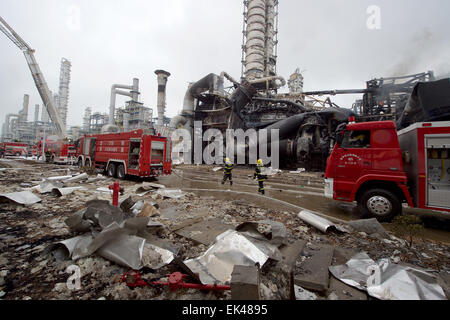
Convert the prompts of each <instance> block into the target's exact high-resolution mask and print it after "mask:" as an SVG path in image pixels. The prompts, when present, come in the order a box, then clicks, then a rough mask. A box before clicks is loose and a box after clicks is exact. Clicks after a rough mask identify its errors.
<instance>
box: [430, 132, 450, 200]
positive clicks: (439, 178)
mask: <svg viewBox="0 0 450 320" xmlns="http://www.w3.org/2000/svg"><path fill="white" fill-rule="evenodd" d="M425 145H426V148H427V150H426V156H427V162H426V163H427V180H426V181H427V205H428V206H430V207H437V208H445V209H450V197H449V196H448V195H449V194H450V155H449V153H450V135H433V136H425Z"/></svg>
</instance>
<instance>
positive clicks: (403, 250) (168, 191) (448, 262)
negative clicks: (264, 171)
mask: <svg viewBox="0 0 450 320" xmlns="http://www.w3.org/2000/svg"><path fill="white" fill-rule="evenodd" d="M1 164H2V166H3V167H5V168H8V170H1V171H0V181H1V182H2V183H1V184H0V193H1V194H2V195H4V194H11V193H16V192H27V193H32V195H34V196H37V197H39V198H40V202H37V203H30V204H20V203H18V202H17V201H5V202H2V203H0V239H1V241H0V295H1V297H0V299H7V300H16V299H82V300H86V299H154V300H159V299H163V300H164V299H171V300H185V299H190V300H216V299H231V298H235V299H241V298H242V299H263V300H267V299H270V300H279V299H298V300H367V299H368V298H369V297H370V298H372V297H376V298H379V299H385V298H386V299H389V298H399V297H400V298H403V296H400V295H398V293H397V292H396V291H395V290H392V289H391V288H392V283H393V281H397V280H402V279H403V277H406V276H408V277H410V276H411V274H413V275H414V276H415V277H416V278H415V279H416V280H417V281H416V285H417V283H418V282H420V283H421V284H420V285H417V286H416V288H418V289H417V291H418V292H421V293H420V294H419V293H418V294H417V295H416V296H414V292H411V295H410V296H409V297H410V298H418V299H426V298H433V299H437V298H448V297H449V279H448V278H449V277H448V275H449V272H450V250H449V246H448V245H447V244H445V243H440V242H437V241H432V240H427V239H417V241H414V242H413V243H412V245H409V243H408V241H405V240H404V239H401V238H398V237H396V236H394V235H392V234H391V233H390V232H388V231H386V230H385V229H384V228H383V226H382V225H380V224H379V223H378V222H376V221H370V220H364V221H354V222H351V223H349V224H345V225H344V224H339V223H330V225H333V228H329V226H328V225H325V229H323V230H322V229H321V228H318V226H320V225H317V224H316V225H315V224H314V223H311V221H304V219H305V216H304V215H303V216H302V215H300V216H299V212H294V211H284V210H280V209H278V210H277V209H269V208H266V207H265V206H264V204H263V203H262V204H261V205H260V206H258V205H255V204H254V203H252V204H250V203H248V202H247V201H246V199H245V198H242V199H240V200H238V201H227V200H219V199H216V198H214V196H198V195H196V194H194V193H191V192H186V191H183V190H180V189H177V188H172V187H165V185H164V184H163V183H161V182H159V183H157V184H155V183H151V182H143V183H142V182H140V181H139V182H136V181H121V182H120V186H121V187H123V189H124V192H123V195H121V196H120V198H119V202H120V204H121V205H120V207H113V206H111V205H110V201H111V193H110V190H109V189H108V187H109V185H112V184H113V182H114V181H113V180H112V179H110V178H106V177H103V176H97V175H92V176H88V175H85V174H82V173H80V171H79V170H78V169H77V168H74V167H67V168H66V167H65V168H64V169H63V171H60V172H55V170H61V167H58V166H55V165H49V164H43V163H36V162H32V161H15V162H3V161H1ZM6 164H7V165H8V167H6V166H5V165H6ZM37 168H39V170H36V169H37ZM23 169H25V170H23ZM27 169H33V170H27ZM61 172H63V173H64V174H65V176H62V175H58V174H59V173H61ZM286 174H289V173H286ZM57 175H58V177H65V178H63V179H62V180H61V178H55V177H57ZM69 176H70V177H69ZM52 177H53V179H52ZM67 177H68V178H67ZM50 185H51V189H50ZM69 188H70V189H69ZM101 188H103V189H106V190H107V191H108V192H96V191H97V190H99V189H101ZM55 189H56V190H59V191H55V192H53V191H54V190H55ZM43 190H50V191H49V192H44V193H41V191H43ZM69 191H70V192H69ZM308 217H309V218H311V217H312V216H311V215H309V216H308ZM343 231H345V232H343ZM408 240H409V239H408ZM358 259H359V260H358ZM361 259H363V260H364V261H365V263H366V264H367V266H371V267H376V266H378V267H379V270H378V271H380V272H381V274H384V272H390V271H392V274H391V276H390V277H388V278H387V280H386V278H385V277H384V276H383V277H382V278H383V279H385V280H383V281H382V282H381V283H380V284H379V286H378V289H374V288H368V287H367V283H365V284H363V285H361V283H360V282H361V281H363V280H366V282H367V280H368V279H369V278H370V277H371V274H367V275H365V277H364V278H355V277H352V276H350V275H349V273H352V272H353V271H355V270H356V271H359V272H360V275H361V274H363V273H364V272H367V268H366V270H363V271H361V270H362V269H355V268H353V266H355V263H356V265H358V261H360V260H361ZM369 262H370V263H369ZM72 265H75V266H78V267H79V271H80V276H81V282H80V288H79V290H70V289H69V288H68V286H67V281H68V279H69V277H70V276H71V274H72V273H70V272H68V270H70V267H71V266H72ZM359 267H361V265H359ZM131 269H137V270H139V276H140V277H141V279H144V280H145V281H147V282H152V283H155V282H156V283H159V282H161V283H165V284H167V285H143V286H137V287H136V288H135V289H134V290H131V289H130V288H129V287H127V283H125V282H124V281H123V276H124V275H125V274H126V273H127V272H129V271H130V270H131ZM374 272H376V270H375V271H374ZM180 273H181V274H185V275H186V276H185V277H182V278H180V276H179V274H180ZM353 273H354V272H353ZM371 279H372V278H371ZM135 280H136V275H134V278H133V279H132V280H130V281H131V282H130V283H134V282H133V281H135ZM144 280H143V281H144ZM350 280H351V281H356V282H358V281H359V282H358V284H357V285H356V284H353V283H351V281H350ZM145 281H144V282H145ZM371 281H372V280H371ZM421 281H422V282H421ZM147 282H145V283H147ZM369 283H370V282H369ZM394 283H395V282H394ZM170 284H171V285H170ZM181 284H193V286H192V287H190V288H186V287H183V286H182V285H181ZM422 284H423V286H422ZM202 285H212V286H213V288H214V285H221V286H224V288H222V290H214V289H211V288H210V290H199V289H198V288H199V286H202ZM227 286H230V289H231V290H227ZM188 287H189V286H188ZM397 287H398V286H397ZM424 288H428V289H429V291H426V290H424ZM171 289H174V290H171ZM175 289H176V290H175ZM216 289H217V288H216ZM387 289H389V290H390V291H386V290H387ZM428 289H427V290H428ZM430 292H431V293H433V294H429V293H430ZM389 293H390V294H391V295H389Z"/></svg>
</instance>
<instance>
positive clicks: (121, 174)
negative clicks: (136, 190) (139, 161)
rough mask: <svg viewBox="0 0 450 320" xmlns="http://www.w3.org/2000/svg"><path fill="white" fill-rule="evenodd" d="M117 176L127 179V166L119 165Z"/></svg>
mask: <svg viewBox="0 0 450 320" xmlns="http://www.w3.org/2000/svg"><path fill="white" fill-rule="evenodd" d="M117 178H118V179H121V180H123V179H125V167H124V165H123V164H120V165H119V166H118V167H117Z"/></svg>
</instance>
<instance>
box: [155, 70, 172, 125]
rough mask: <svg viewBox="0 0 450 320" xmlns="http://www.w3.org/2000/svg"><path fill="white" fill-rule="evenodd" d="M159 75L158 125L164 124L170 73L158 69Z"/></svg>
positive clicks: (157, 73) (156, 72)
mask: <svg viewBox="0 0 450 320" xmlns="http://www.w3.org/2000/svg"><path fill="white" fill-rule="evenodd" d="M155 74H156V75H157V76H158V104H157V107H158V122H157V125H158V126H161V127H162V126H164V113H165V111H166V85H167V79H168V78H169V77H170V73H169V72H167V71H164V70H156V71H155Z"/></svg>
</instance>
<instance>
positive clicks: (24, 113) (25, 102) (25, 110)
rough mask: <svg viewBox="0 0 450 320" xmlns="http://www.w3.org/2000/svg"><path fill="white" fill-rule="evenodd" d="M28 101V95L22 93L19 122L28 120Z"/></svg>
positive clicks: (22, 122)
mask: <svg viewBox="0 0 450 320" xmlns="http://www.w3.org/2000/svg"><path fill="white" fill-rule="evenodd" d="M29 103H30V96H29V95H27V94H24V95H23V108H22V110H20V111H19V122H20V123H21V124H24V123H25V122H27V121H28V105H29Z"/></svg>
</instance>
